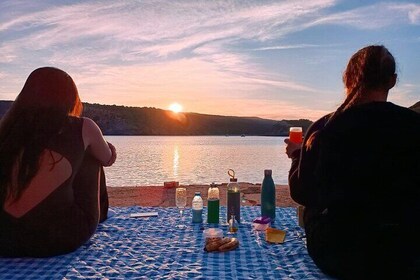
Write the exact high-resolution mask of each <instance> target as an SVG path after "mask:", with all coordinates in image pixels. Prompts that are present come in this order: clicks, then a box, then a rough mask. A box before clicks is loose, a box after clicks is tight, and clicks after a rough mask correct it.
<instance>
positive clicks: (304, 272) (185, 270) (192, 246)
mask: <svg viewBox="0 0 420 280" xmlns="http://www.w3.org/2000/svg"><path fill="white" fill-rule="evenodd" d="M112 210H113V211H114V213H115V214H114V215H113V216H112V217H110V218H109V219H108V220H107V221H105V222H104V223H102V224H100V225H99V227H98V230H97V232H96V233H95V235H94V236H93V237H92V238H91V240H90V241H88V242H87V243H86V244H85V245H84V246H82V247H81V248H79V249H78V250H77V251H75V252H73V253H70V254H67V255H63V256H57V257H52V258H44V259H37V258H0V279H330V278H328V277H327V276H325V275H324V274H323V273H322V272H321V271H320V270H319V269H318V268H317V267H316V266H315V264H314V263H313V261H312V259H311V258H310V257H309V255H308V253H307V250H306V246H305V240H304V238H302V236H303V234H304V232H303V231H302V229H301V228H300V227H298V225H297V221H296V210H295V209H294V208H277V209H276V221H275V224H274V226H275V227H276V228H280V229H283V230H286V231H287V235H286V242H285V243H283V244H269V243H267V242H266V241H265V233H264V232H257V231H254V230H253V229H252V220H253V219H255V218H256V217H258V216H259V215H260V208H259V207H242V211H241V216H242V217H241V219H242V220H243V222H242V223H241V224H240V225H239V231H238V233H237V234H236V237H237V238H238V239H239V241H240V247H239V248H238V249H236V250H234V251H230V252H225V253H207V252H205V251H204V250H203V248H204V238H203V234H202V231H203V229H205V228H208V227H209V225H208V224H206V223H204V224H193V223H192V222H191V210H190V209H187V210H186V211H185V212H184V215H183V219H181V218H180V213H179V211H178V209H177V208H155V207H154V208H148V207H116V208H112ZM150 211H154V212H158V213H159V214H158V217H149V218H131V217H130V213H138V212H150ZM225 211H226V209H225V207H221V213H220V217H221V221H224V217H225V215H226V212H225ZM205 215H206V208H205V209H204V216H203V217H205ZM182 224H184V225H186V227H184V228H179V227H178V226H179V225H182ZM219 227H220V228H222V229H223V230H224V233H225V235H227V225H222V224H221V225H219Z"/></svg>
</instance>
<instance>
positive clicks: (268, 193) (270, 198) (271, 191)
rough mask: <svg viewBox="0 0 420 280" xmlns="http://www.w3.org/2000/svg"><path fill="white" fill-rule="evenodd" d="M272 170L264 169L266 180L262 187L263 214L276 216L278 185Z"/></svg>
mask: <svg viewBox="0 0 420 280" xmlns="http://www.w3.org/2000/svg"><path fill="white" fill-rule="evenodd" d="M271 174H272V171H271V170H269V169H267V170H264V180H263V183H262V188H261V216H266V217H270V218H271V221H273V222H274V219H275V218H276V186H275V185H274V181H273V178H272V177H271Z"/></svg>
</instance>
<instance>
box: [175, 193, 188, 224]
mask: <svg viewBox="0 0 420 280" xmlns="http://www.w3.org/2000/svg"><path fill="white" fill-rule="evenodd" d="M175 204H176V207H178V209H179V213H180V215H181V221H182V218H183V217H182V213H183V212H184V208H185V207H186V206H187V189H186V188H176V190H175ZM177 227H178V228H183V227H184V225H178V226H177Z"/></svg>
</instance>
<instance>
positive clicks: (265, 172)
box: [264, 169, 273, 176]
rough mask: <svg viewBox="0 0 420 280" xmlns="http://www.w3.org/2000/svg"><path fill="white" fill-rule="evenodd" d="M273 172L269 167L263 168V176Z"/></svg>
mask: <svg viewBox="0 0 420 280" xmlns="http://www.w3.org/2000/svg"><path fill="white" fill-rule="evenodd" d="M271 174H273V171H272V170H271V169H266V170H264V176H271Z"/></svg>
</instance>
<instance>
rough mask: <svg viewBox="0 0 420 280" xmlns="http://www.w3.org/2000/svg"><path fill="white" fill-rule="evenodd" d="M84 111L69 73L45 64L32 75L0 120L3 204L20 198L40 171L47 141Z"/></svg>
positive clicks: (0, 185)
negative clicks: (70, 117)
mask: <svg viewBox="0 0 420 280" xmlns="http://www.w3.org/2000/svg"><path fill="white" fill-rule="evenodd" d="M82 110H83V105H82V103H81V101H80V98H79V94H78V91H77V87H76V85H75V83H74V81H73V79H72V78H71V77H70V76H69V75H68V74H67V73H66V72H64V71H62V70H60V69H57V68H54V67H42V68H38V69H36V70H34V71H33V72H32V73H31V74H30V75H29V77H28V78H27V80H26V82H25V85H24V86H23V88H22V91H21V92H20V93H19V95H18V96H17V98H16V100H15V101H14V102H13V104H12V107H11V108H10V109H9V111H8V112H7V113H6V114H5V116H4V117H3V119H2V120H1V122H0V157H1V161H0V205H2V204H3V203H4V201H5V199H6V198H7V197H8V196H11V197H12V198H13V199H18V198H19V197H20V195H21V194H22V192H23V191H24V189H25V187H26V186H27V185H28V183H29V182H30V180H31V179H32V178H33V177H34V176H35V174H36V173H37V172H38V169H39V158H40V155H41V153H42V152H43V151H44V149H45V148H46V145H47V144H48V141H49V140H50V139H51V137H53V136H54V135H56V134H58V133H59V132H60V130H61V129H62V128H63V125H64V124H65V122H66V121H67V119H68V117H69V116H80V115H81V113H82ZM15 166H17V174H15V175H13V173H14V167H15ZM16 177H17V178H16Z"/></svg>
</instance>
